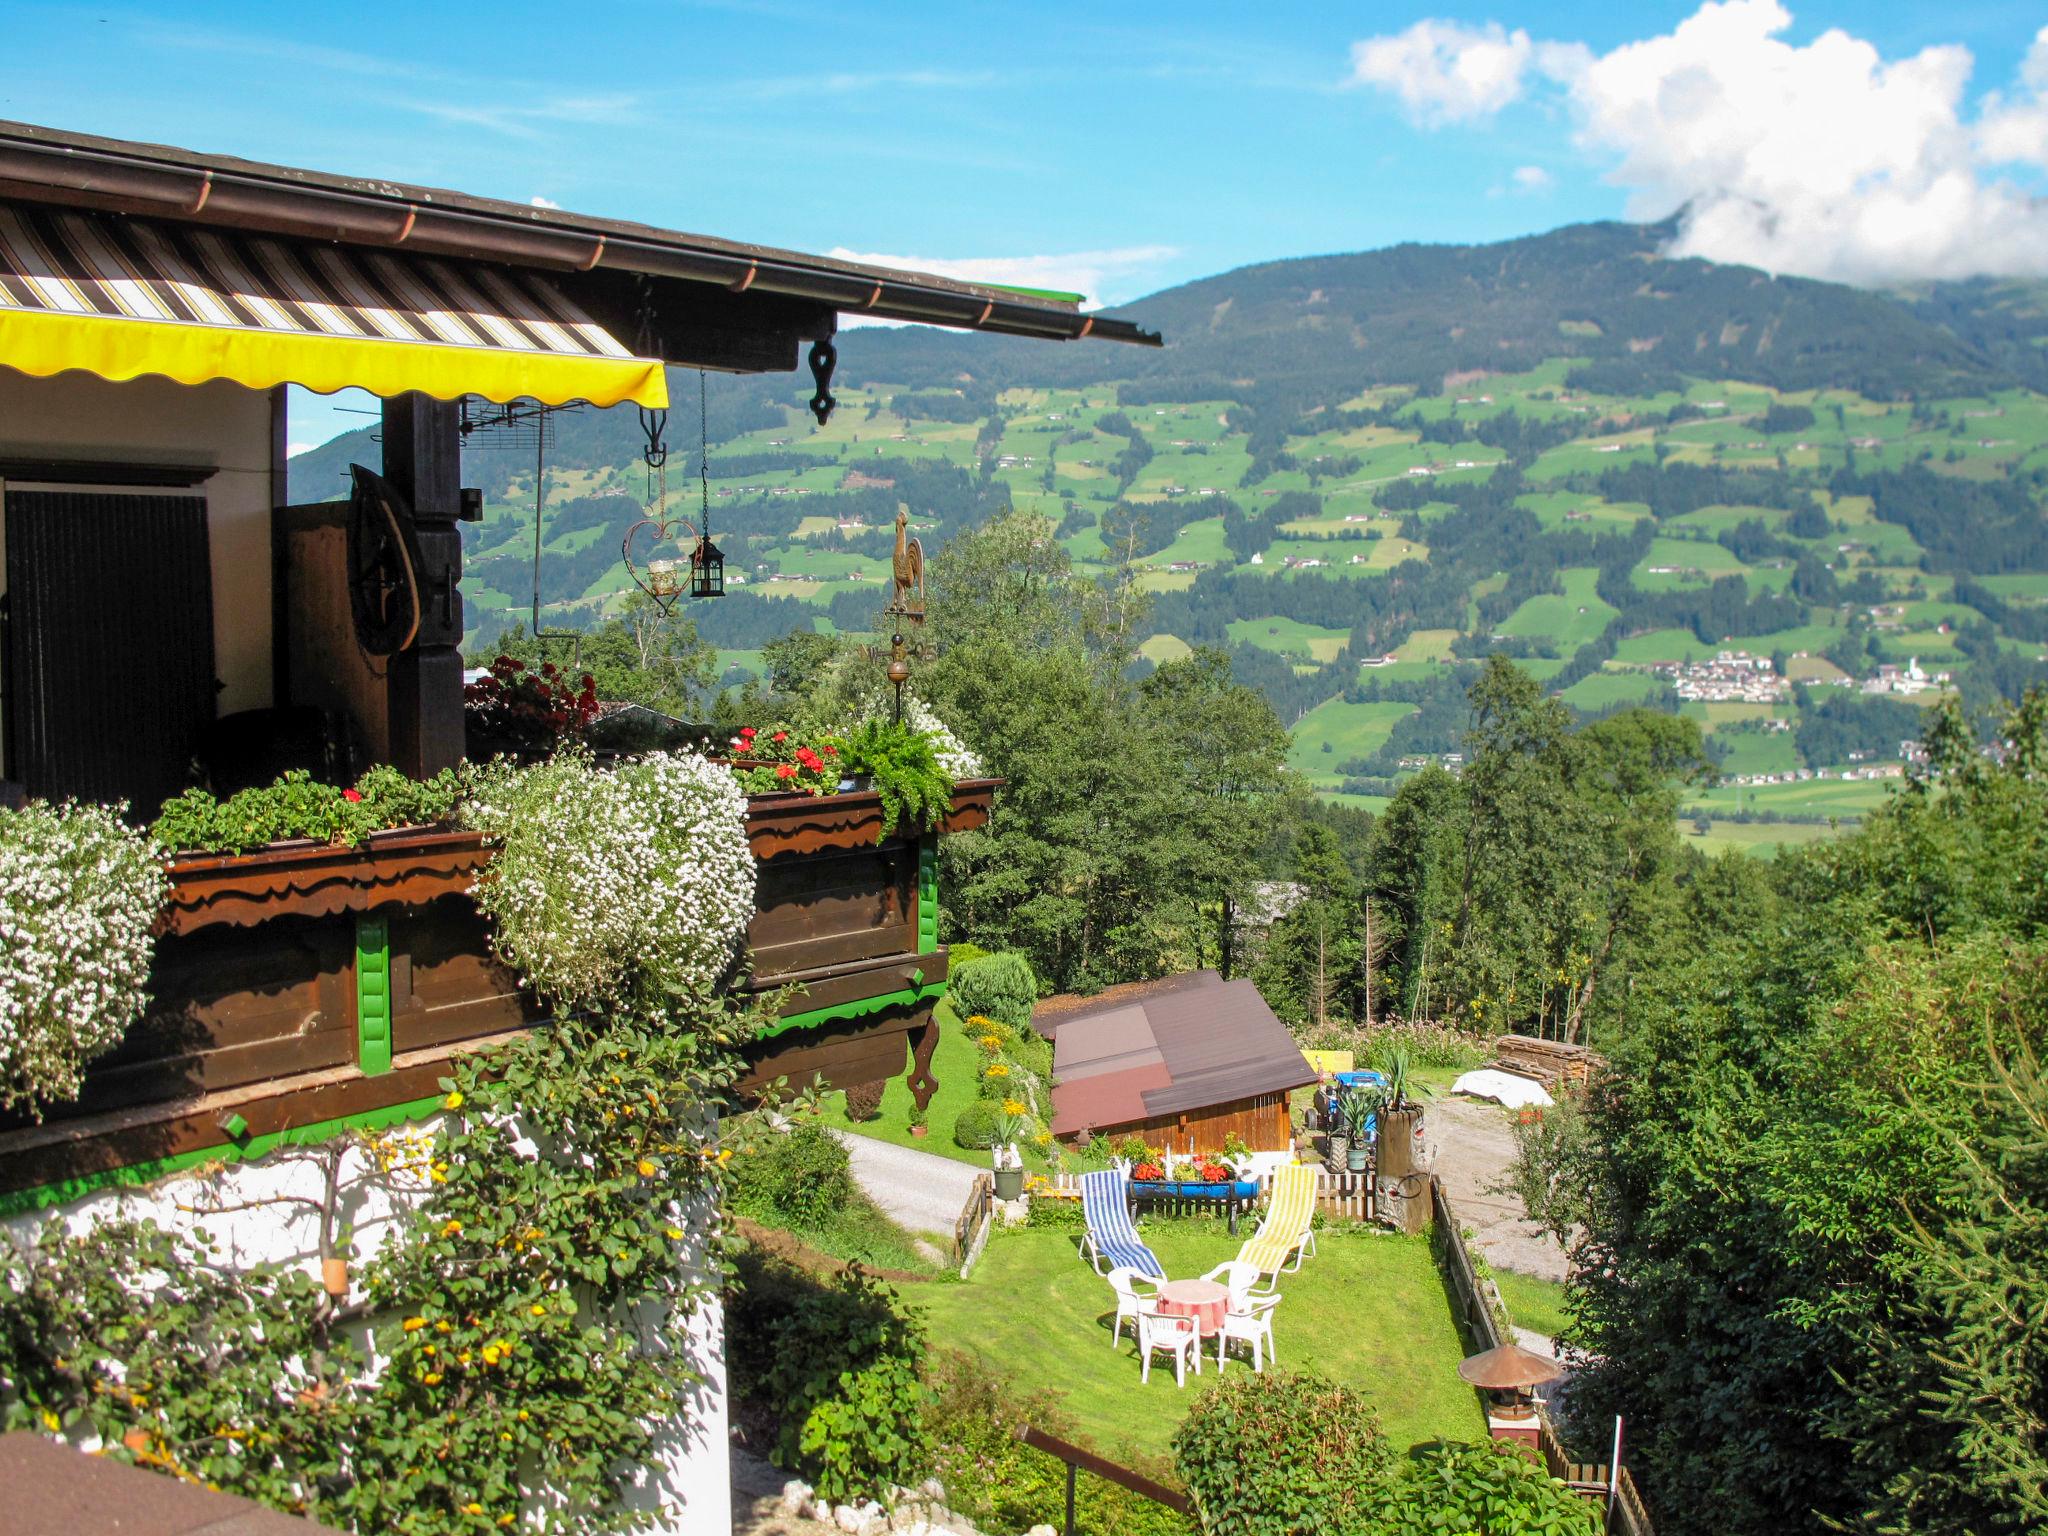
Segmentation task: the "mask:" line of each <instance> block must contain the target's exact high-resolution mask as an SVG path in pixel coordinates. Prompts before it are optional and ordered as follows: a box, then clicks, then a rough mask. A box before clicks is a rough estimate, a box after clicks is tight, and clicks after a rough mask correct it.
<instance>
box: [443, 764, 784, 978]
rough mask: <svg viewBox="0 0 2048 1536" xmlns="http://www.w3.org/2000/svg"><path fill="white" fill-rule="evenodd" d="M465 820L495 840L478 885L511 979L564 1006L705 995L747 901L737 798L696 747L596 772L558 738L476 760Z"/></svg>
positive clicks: (729, 777) (748, 868)
mask: <svg viewBox="0 0 2048 1536" xmlns="http://www.w3.org/2000/svg"><path fill="white" fill-rule="evenodd" d="M462 819H463V820H464V821H465V822H466V823H468V824H469V825H471V826H473V827H476V828H478V829H480V830H482V831H484V832H487V833H489V834H491V835H492V836H493V837H495V838H497V839H499V840H500V843H501V846H500V848H499V850H498V853H497V856H496V857H495V858H494V859H493V860H492V862H491V867H490V869H489V870H488V871H487V872H486V873H485V874H484V876H483V877H482V879H481V880H480V881H479V882H478V885H477V887H476V900H477V905H478V906H480V907H481V908H482V909H483V911H484V913H485V915H486V916H488V917H489V918H490V919H491V920H492V923H493V925H494V928H495V935H496V937H495V942H496V943H497V946H498V948H499V951H500V953H502V954H503V955H504V956H505V958H506V960H507V961H508V962H509V963H511V964H512V965H513V966H515V967H516V968H517V969H518V971H519V973H520V976H521V978H522V979H523V980H524V981H525V982H526V983H527V984H528V985H530V986H532V987H533V988H534V989H535V990H536V991H538V992H539V993H540V994H541V995H542V996H544V997H546V998H548V999H550V1000H551V1001H553V1002H554V1003H556V1004H558V1005H560V1006H563V1007H566V1008H570V1009H581V1008H602V1007H619V1006H630V1005H635V1004H638V1005H643V1006H650V1005H651V1006H663V1005H664V1003H667V1004H673V1003H674V1002H676V1001H680V1000H685V999H706V998H709V997H710V996H711V995H712V993H713V992H714V990H715V989H716V987H717V985H718V983H719V981H720V979H721V978H722V977H723V976H724V975H725V973H726V971H727V969H728V968H729V967H730V966H731V964H732V961H733V958H734V955H735V954H736V952H737V945H738V942H739V940H740V937H741V935H742V934H743V933H744V932H745V930H746V926H747V921H748V919H749V918H750V917H751V916H752V915H753V911H754V854H753V847H752V845H751V843H750V842H749V841H748V838H747V828H746V797H745V796H744V795H743V794H742V793H741V791H740V786H739V783H738V781H737V780H736V779H735V778H734V777H733V773H732V770H731V769H729V768H727V767H724V766H723V765H721V764H717V763H712V762H709V761H707V760H706V759H704V758H702V757H699V756H697V755H695V754H693V753H687V752H678V753H653V754H650V755H649V756H647V757H644V758H639V759H636V760H633V761H629V762H625V763H622V764H620V765H619V766H617V767H615V768H610V769H600V768H598V767H597V766H596V764H595V763H594V762H593V761H592V760H591V758H590V756H589V754H588V753H586V752H584V751H582V750H580V749H577V748H573V747H571V748H565V749H564V750H562V751H561V752H558V753H557V754H556V755H555V756H554V757H551V758H549V759H548V760H547V761H545V762H541V763H537V764H534V765H533V766H531V767H519V766H516V765H513V764H510V763H505V762H500V763H496V764H492V765H491V766H489V767H486V768H483V769H480V770H478V772H477V775H476V779H475V782H474V784H473V786H472V789H471V793H470V797H469V799H468V801H467V802H466V803H465V804H464V806H463V810H462Z"/></svg>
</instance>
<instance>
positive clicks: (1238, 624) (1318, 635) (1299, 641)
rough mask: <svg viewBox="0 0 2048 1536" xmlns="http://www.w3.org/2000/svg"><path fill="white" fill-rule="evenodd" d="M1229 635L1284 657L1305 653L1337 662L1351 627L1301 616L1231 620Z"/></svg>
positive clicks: (1243, 642) (1312, 657)
mask: <svg viewBox="0 0 2048 1536" xmlns="http://www.w3.org/2000/svg"><path fill="white" fill-rule="evenodd" d="M1230 638H1231V639H1232V640H1233V641H1234V642H1236V643H1238V644H1240V645H1256V646H1258V647H1260V648H1261V649H1262V650H1268V651H1278V652H1279V653H1280V654H1281V655H1282V656H1304V657H1308V658H1310V659H1312V660H1315V661H1335V660H1336V659H1337V653H1338V652H1339V651H1341V650H1343V649H1344V644H1345V642H1346V641H1347V640H1349V639H1350V638H1351V631H1350V630H1348V629H1322V628H1319V627H1317V626H1316V625H1314V624H1304V623H1302V622H1301V621H1300V620H1298V619H1278V618H1272V619H1232V620H1231V621H1230Z"/></svg>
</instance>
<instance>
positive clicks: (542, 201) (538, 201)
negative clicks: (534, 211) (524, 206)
mask: <svg viewBox="0 0 2048 1536" xmlns="http://www.w3.org/2000/svg"><path fill="white" fill-rule="evenodd" d="M526 201H527V203H528V204H529V205H530V206H532V207H535V208H559V207H561V206H562V205H561V204H560V203H558V202H556V201H555V200H554V199H553V198H552V197H542V196H541V195H540V194H539V193H538V192H536V193H534V194H533V196H531V197H529V198H528V199H527V200H526Z"/></svg>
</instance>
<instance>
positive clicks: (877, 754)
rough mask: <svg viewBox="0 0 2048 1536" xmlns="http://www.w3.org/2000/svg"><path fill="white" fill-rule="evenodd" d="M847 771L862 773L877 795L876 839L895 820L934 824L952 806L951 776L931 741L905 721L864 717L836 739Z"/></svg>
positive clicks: (886, 833) (891, 829)
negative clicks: (879, 802) (879, 803)
mask: <svg viewBox="0 0 2048 1536" xmlns="http://www.w3.org/2000/svg"><path fill="white" fill-rule="evenodd" d="M839 752H840V758H841V760H842V761H843V762H844V763H845V764H846V769H847V771H848V772H849V773H855V774H865V775H867V776H868V777H869V778H870V779H871V780H872V781H873V783H874V786H875V793H876V794H877V795H879V796H880V797H881V800H882V830H881V832H880V834H878V835H877V837H876V839H875V841H876V842H881V841H882V840H883V839H884V838H886V837H888V836H889V835H890V834H891V833H892V832H894V831H895V830H896V829H897V827H898V826H900V825H903V824H905V823H908V824H909V825H911V826H916V827H928V826H937V825H938V824H939V822H940V821H941V820H942V819H944V817H945V815H946V812H947V811H949V810H951V809H952V806H953V778H952V775H950V774H949V773H947V772H946V770H945V768H944V767H942V766H941V765H940V763H939V758H938V754H937V752H936V751H935V750H934V749H933V746H932V741H931V738H930V737H929V736H927V735H926V734H925V733H924V732H922V731H914V730H912V729H911V728H910V727H908V726H904V725H891V724H888V723H885V722H883V721H880V720H869V721H867V722H866V723H865V724H863V725H861V726H860V727H859V728H858V729H857V730H855V731H854V733H853V734H852V735H851V736H847V737H845V738H843V739H842V740H841V741H840V742H839Z"/></svg>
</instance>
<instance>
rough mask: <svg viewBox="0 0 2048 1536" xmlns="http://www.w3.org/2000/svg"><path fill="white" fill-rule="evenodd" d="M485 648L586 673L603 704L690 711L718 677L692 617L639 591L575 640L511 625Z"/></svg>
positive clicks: (714, 655)
mask: <svg viewBox="0 0 2048 1536" xmlns="http://www.w3.org/2000/svg"><path fill="white" fill-rule="evenodd" d="M485 651H486V652H487V653H488V654H489V655H492V656H511V657H514V658H516V659H518V660H520V661H523V662H525V663H527V664H528V665H529V666H538V665H539V664H540V663H541V662H543V661H552V662H554V663H555V665H556V666H558V667H565V668H566V669H568V670H570V671H576V670H581V671H584V672H588V673H589V674H590V675H591V676H592V677H593V678H595V679H596V680H597V696H598V697H599V698H600V699H602V700H604V701H606V702H607V703H613V702H617V703H627V704H641V705H644V706H646V707H647V708H648V709H653V710H659V711H660V712H661V713H662V714H665V715H673V716H676V717H677V718H679V719H681V718H687V717H688V716H690V715H691V714H693V713H694V712H695V711H696V710H697V709H698V708H699V706H700V705H701V704H702V703H703V702H704V701H705V698H706V695H707V694H708V693H709V692H710V690H711V689H712V687H713V685H714V684H716V683H717V681H718V652H717V650H716V649H715V648H713V647H712V646H710V645H707V644H706V643H705V642H704V641H703V640H702V639H701V638H700V637H699V636H698V634H697V625H696V623H695V621H694V620H691V619H688V618H685V617H684V616H683V615H682V614H680V613H678V612H676V611H675V610H673V609H671V610H670V611H669V612H667V613H663V612H662V611H661V608H660V605H658V604H657V603H656V602H655V601H654V600H653V599H652V598H650V597H649V596H647V594H646V593H644V592H634V593H633V594H632V595H631V596H629V597H628V598H627V599H626V601H625V603H624V605H623V606H622V607H621V609H620V611H619V612H618V613H617V614H615V615H613V616H612V617H611V618H608V619H606V620H605V621H604V622H603V623H602V624H600V625H598V626H597V627H596V628H594V629H587V630H584V631H583V632H582V633H581V634H579V635H577V636H576V638H575V639H574V640H573V641H565V640H555V639H551V638H542V637H537V636H534V635H529V634H528V633H527V632H526V629H525V626H524V625H519V624H515V625H513V626H512V627H511V628H510V629H508V630H506V631H504V632H503V633H502V634H500V635H499V636H498V638H497V639H496V640H495V641H493V642H492V643H491V644H490V645H489V646H486V647H485Z"/></svg>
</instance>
